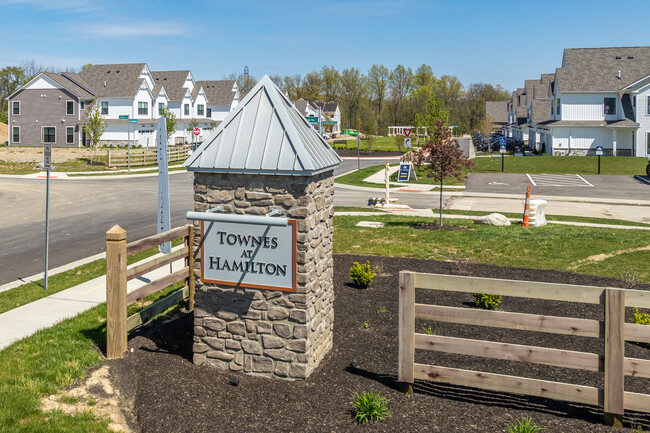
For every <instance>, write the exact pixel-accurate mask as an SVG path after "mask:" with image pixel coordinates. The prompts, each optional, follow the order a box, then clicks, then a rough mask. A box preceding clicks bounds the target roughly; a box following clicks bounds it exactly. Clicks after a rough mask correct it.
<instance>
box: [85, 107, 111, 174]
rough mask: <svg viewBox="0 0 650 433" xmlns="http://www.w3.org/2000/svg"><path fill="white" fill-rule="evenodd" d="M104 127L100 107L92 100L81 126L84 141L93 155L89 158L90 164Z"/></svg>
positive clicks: (104, 123)
mask: <svg viewBox="0 0 650 433" xmlns="http://www.w3.org/2000/svg"><path fill="white" fill-rule="evenodd" d="M106 126H107V125H106V120H104V117H103V116H102V110H101V107H100V106H99V104H97V103H96V102H95V100H94V99H93V100H91V101H90V106H89V107H88V111H87V113H86V120H85V121H84V123H83V125H82V128H83V131H84V132H85V133H86V139H87V140H88V141H89V142H90V147H91V148H92V149H93V153H92V154H91V156H90V163H91V164H92V163H93V159H94V156H95V153H96V152H97V147H98V145H99V139H100V138H101V137H102V134H103V133H104V131H106Z"/></svg>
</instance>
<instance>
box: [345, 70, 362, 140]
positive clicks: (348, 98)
mask: <svg viewBox="0 0 650 433" xmlns="http://www.w3.org/2000/svg"><path fill="white" fill-rule="evenodd" d="M365 93H366V77H364V76H363V75H361V74H360V73H359V70H358V69H355V68H349V69H345V70H343V72H342V73H341V102H342V110H341V111H342V112H344V113H345V114H346V115H347V118H348V124H347V126H348V127H349V128H351V127H352V126H353V124H354V123H353V120H356V118H357V109H358V108H359V104H360V102H361V98H362V97H363V96H365Z"/></svg>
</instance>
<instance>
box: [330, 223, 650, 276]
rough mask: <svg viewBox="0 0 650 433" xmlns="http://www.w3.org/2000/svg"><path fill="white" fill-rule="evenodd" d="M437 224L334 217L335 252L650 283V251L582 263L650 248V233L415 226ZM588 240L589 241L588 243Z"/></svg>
mask: <svg viewBox="0 0 650 433" xmlns="http://www.w3.org/2000/svg"><path fill="white" fill-rule="evenodd" d="M361 220H364V221H381V222H384V223H386V227H384V228H382V229H372V228H361V227H355V224H356V223H357V222H359V221H361ZM432 222H433V220H432V219H430V218H429V219H427V218H412V217H406V216H363V217H353V216H335V217H334V252H335V253H337V254H341V253H346V254H368V255H377V256H397V257H415V258H426V259H437V260H450V259H451V260H458V259H459V258H462V259H467V260H469V261H471V262H477V263H488V264H495V265H503V266H521V267H530V268H539V269H557V270H563V271H573V272H586V271H587V270H588V271H589V273H592V274H594V275H603V276H608V277H614V278H619V279H620V278H622V275H623V273H626V274H629V273H635V274H636V275H637V278H638V279H639V281H644V282H650V267H648V266H647V263H649V262H650V251H639V252H635V253H625V254H620V255H616V256H614V257H613V258H611V259H606V260H603V261H600V262H598V265H597V266H592V265H591V264H589V263H581V262H580V260H581V259H586V258H587V257H590V256H594V255H597V254H608V253H613V252H617V251H620V250H627V249H634V248H640V247H645V246H647V245H650V232H646V231H637V230H616V229H605V228H589V227H576V226H559V225H547V226H544V227H537V228H529V229H526V228H523V227H522V226H520V225H518V224H513V225H512V226H509V227H493V226H484V225H476V224H474V223H473V222H472V221H468V220H452V219H447V220H444V223H445V224H450V225H458V226H464V227H467V228H468V229H469V230H457V231H444V230H418V229H415V228H414V227H413V226H414V224H421V223H432ZM585 239H589V242H585V241H584V240H585Z"/></svg>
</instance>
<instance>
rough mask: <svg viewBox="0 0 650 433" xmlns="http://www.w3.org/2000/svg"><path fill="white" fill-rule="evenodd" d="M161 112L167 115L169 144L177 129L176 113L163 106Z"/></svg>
mask: <svg viewBox="0 0 650 433" xmlns="http://www.w3.org/2000/svg"><path fill="white" fill-rule="evenodd" d="M160 114H161V115H162V116H165V124H166V126H167V144H169V139H170V138H171V136H172V134H173V133H174V132H175V131H176V115H175V114H174V113H172V111H171V110H170V109H169V108H168V107H162V109H161V110H160Z"/></svg>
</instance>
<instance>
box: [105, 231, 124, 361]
mask: <svg viewBox="0 0 650 433" xmlns="http://www.w3.org/2000/svg"><path fill="white" fill-rule="evenodd" d="M124 352H126V230H124V229H123V228H122V227H120V226H118V225H114V226H113V227H112V228H111V229H110V230H109V231H107V232H106V357H107V358H108V359H113V358H121V357H122V356H123V355H124Z"/></svg>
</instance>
